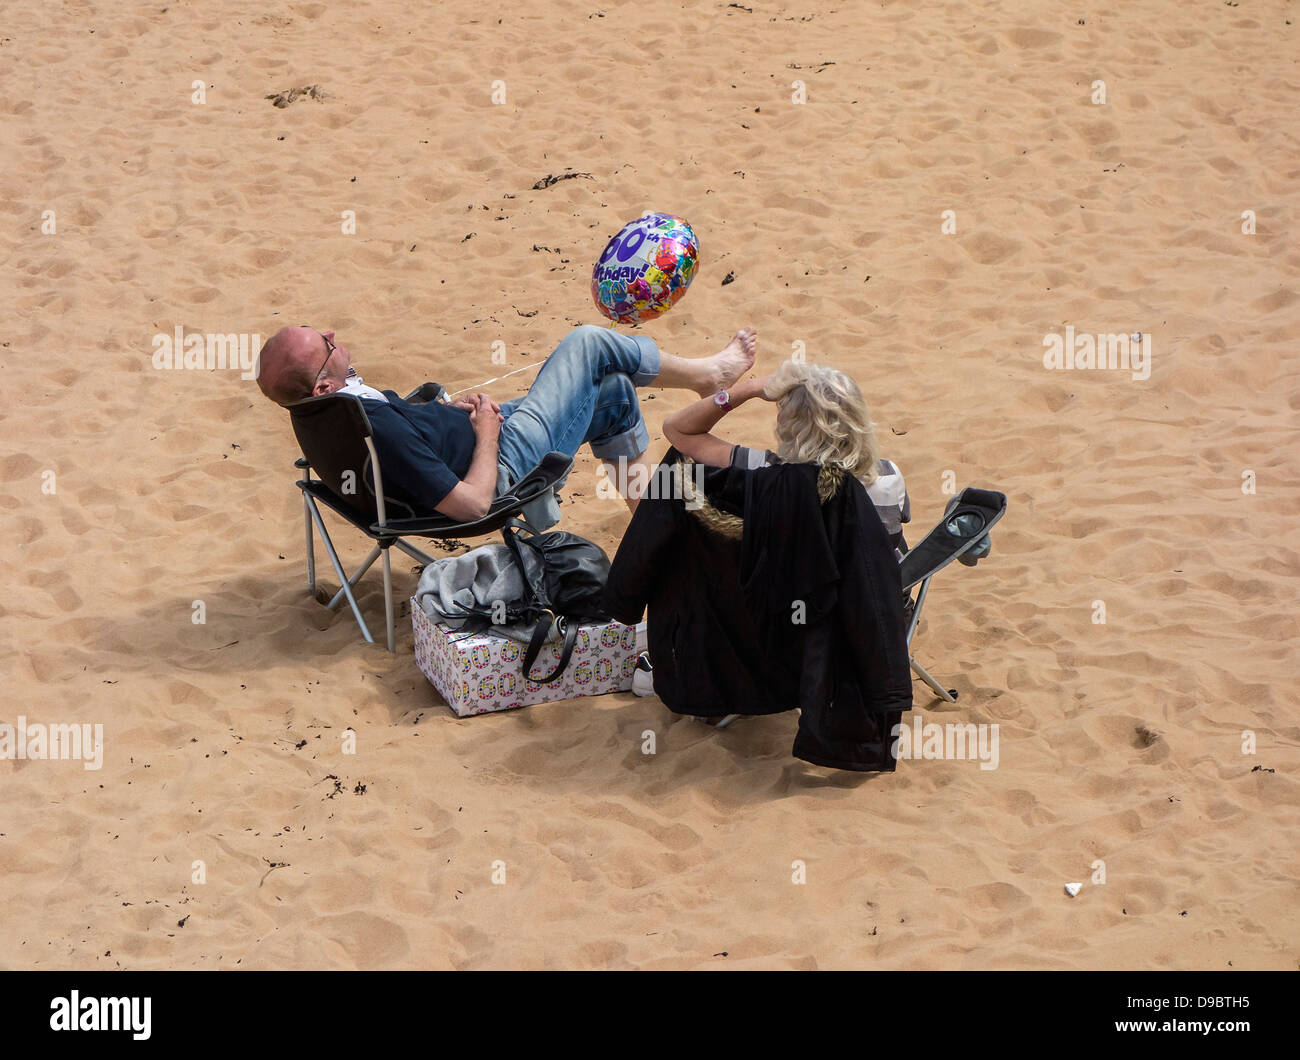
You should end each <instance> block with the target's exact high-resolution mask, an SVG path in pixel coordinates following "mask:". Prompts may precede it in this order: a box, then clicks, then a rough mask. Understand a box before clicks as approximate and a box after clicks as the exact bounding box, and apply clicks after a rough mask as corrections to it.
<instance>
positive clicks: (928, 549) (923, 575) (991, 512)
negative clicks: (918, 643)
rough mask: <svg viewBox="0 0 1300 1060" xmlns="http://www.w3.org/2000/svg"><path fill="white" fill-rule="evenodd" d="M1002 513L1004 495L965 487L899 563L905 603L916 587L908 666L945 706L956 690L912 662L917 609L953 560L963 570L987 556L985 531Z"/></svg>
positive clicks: (909, 622) (1004, 511)
mask: <svg viewBox="0 0 1300 1060" xmlns="http://www.w3.org/2000/svg"><path fill="white" fill-rule="evenodd" d="M1006 511H1007V496H1006V494H1005V493H996V492H994V491H993V490H981V489H976V488H975V487H974V486H968V487H966V489H964V490H962V491H961V493H959V494H957V496H956V497H954V498H953V499H952V500H951V501H949V502H948V507H947V508H946V509H945V510H944V513H943V518H942V519H940V520H939V522H938V523H937V524H936V525H935V527H934V529H933V530H931V531H930V532H929V533H928V534H926V535H925V537H923V538H922V539H921V541H920V542H919V543H918V544H917V546H916V547H915V548H913V549H910V550H909V551H908V552H907V553H906V554H905V555H904V556H903V558H902V560H901V561H900V562H899V573H900V574H901V575H902V576H903V592H905V593H907V594H908V597H909V600H910V598H911V593H912V589H913V587H914V586H917V585H919V586H920V589H918V590H917V594H916V599H915V601H913V602H912V607H911V611H912V615H911V618H910V619H909V620H908V623H907V653H908V662H910V663H911V664H912V670H913V671H914V672H915V673H916V676H917V677H919V678H920V679H921V680H922V681H924V682H925V683H926V684H927V685H929V686H930V687H931V688H932V689H934V691H935V694H936V695H938V696H939V698H940V699H942V700H944V701H945V702H948V703H956V702H957V690H956V689H955V688H944V687H943V685H941V684H939V682H938V681H936V680H935V679H934V678H933V677H931V676H930V674H929V672H928V671H927V670H926V669H925V667H924V666H922V665H921V664H920V663H919V662H917V661H916V659H915V657H914V656H913V655H912V637H913V636H915V634H916V626H917V623H918V622H920V620H921V608H922V607H924V606H925V597H926V594H927V593H929V591H930V579H931V578H933V577H934V576H935V575H936V574H938V573H939V571H941V570H943V568H944V567H946V566H948V564H950V563H951V562H952V561H953V560H959V561H960V562H961V563H962V564H964V565H965V566H968V567H973V566H975V564H976V563H978V562H979V561H980V560H981V559H982V558H983V557H985V556H987V555H988V554H989V551H990V548H991V547H992V546H991V544H990V541H989V531H990V530H991V529H992V528H993V524H994V523H996V522H997V521H998V520H999V519H1001V518H1002V516H1003V515H1005V514H1006Z"/></svg>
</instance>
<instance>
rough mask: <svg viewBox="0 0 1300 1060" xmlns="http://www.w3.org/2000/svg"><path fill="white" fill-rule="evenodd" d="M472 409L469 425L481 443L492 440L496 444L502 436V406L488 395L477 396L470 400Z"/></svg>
mask: <svg viewBox="0 0 1300 1060" xmlns="http://www.w3.org/2000/svg"><path fill="white" fill-rule="evenodd" d="M470 403H471V405H472V408H471V409H470V414H469V425H470V426H471V427H473V428H474V434H475V435H476V436H477V437H478V439H479V441H483V440H484V439H485V438H491V439H492V440H493V441H494V442H495V441H496V440H497V438H498V437H499V436H500V434H501V420H502V416H501V406H499V405H498V404H497V403H496V402H495V401H493V400H492V399H491V398H490V397H488V396H487V395H486V394H475V395H473V396H472V397H471V398H470Z"/></svg>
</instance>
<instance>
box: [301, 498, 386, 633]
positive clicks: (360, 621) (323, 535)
mask: <svg viewBox="0 0 1300 1060" xmlns="http://www.w3.org/2000/svg"><path fill="white" fill-rule="evenodd" d="M311 520H312V522H313V523H315V524H316V532H317V533H318V534H320V539H321V541H322V543H323V544H324V545H325V551H326V552H328V553H329V557H330V562H331V563H333V564H334V572H335V573H336V574H337V575H338V576H339V581H340V582H341V583H342V585H343V588H342V589H341V590H339V591H340V592H342V593H343V595H344V596H346V597H347V599H348V606H349V607H351V608H352V614H353V616H354V617H355V618H356V620H357V625H358V626H360V627H361V635H362V636H363V637H365V638H366V643H367V644H374V642H375V638H374V637H372V636H371V635H370V627H369V626H367V625H366V620H365V618H363V617H362V615H361V608H359V607H358V606H357V598H356V597H355V596H353V595H352V583H351V582H350V581H348V576H347V572H346V571H344V569H343V564H342V563H341V562H339V554H338V553H337V552H335V551H334V542H333V541H331V540H330V535H329V534H328V533H327V532H326V530H325V523H324V522H323V521H322V519H321V517H320V512H319V511H317V509H316V506H315V505H312V508H311Z"/></svg>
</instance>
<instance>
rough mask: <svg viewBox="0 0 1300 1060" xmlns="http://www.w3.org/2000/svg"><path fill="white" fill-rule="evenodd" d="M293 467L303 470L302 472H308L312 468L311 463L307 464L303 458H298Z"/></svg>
mask: <svg viewBox="0 0 1300 1060" xmlns="http://www.w3.org/2000/svg"><path fill="white" fill-rule="evenodd" d="M293 466H294V467H296V468H298V469H299V470H301V471H307V470H308V469H310V468H311V464H309V463H308V462H307V461H306V460H305V459H304V458H303V457H301V456H300V457H298V459H297V460H295V461H294V462H293Z"/></svg>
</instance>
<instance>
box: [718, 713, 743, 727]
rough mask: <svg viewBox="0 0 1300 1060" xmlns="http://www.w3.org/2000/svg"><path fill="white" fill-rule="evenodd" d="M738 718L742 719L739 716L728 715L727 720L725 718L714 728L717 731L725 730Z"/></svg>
mask: <svg viewBox="0 0 1300 1060" xmlns="http://www.w3.org/2000/svg"><path fill="white" fill-rule="evenodd" d="M738 717H740V715H739V714H728V715H727V716H726V717H725V718H723V719H722V720H721V721H720V722H718V724H716V725H715V726H713V727H714V728H715V729H725V728H726V727H727V726H728V725H730V724H731V723H732V722H733V721H735V720H736V719H737V718H738Z"/></svg>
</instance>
